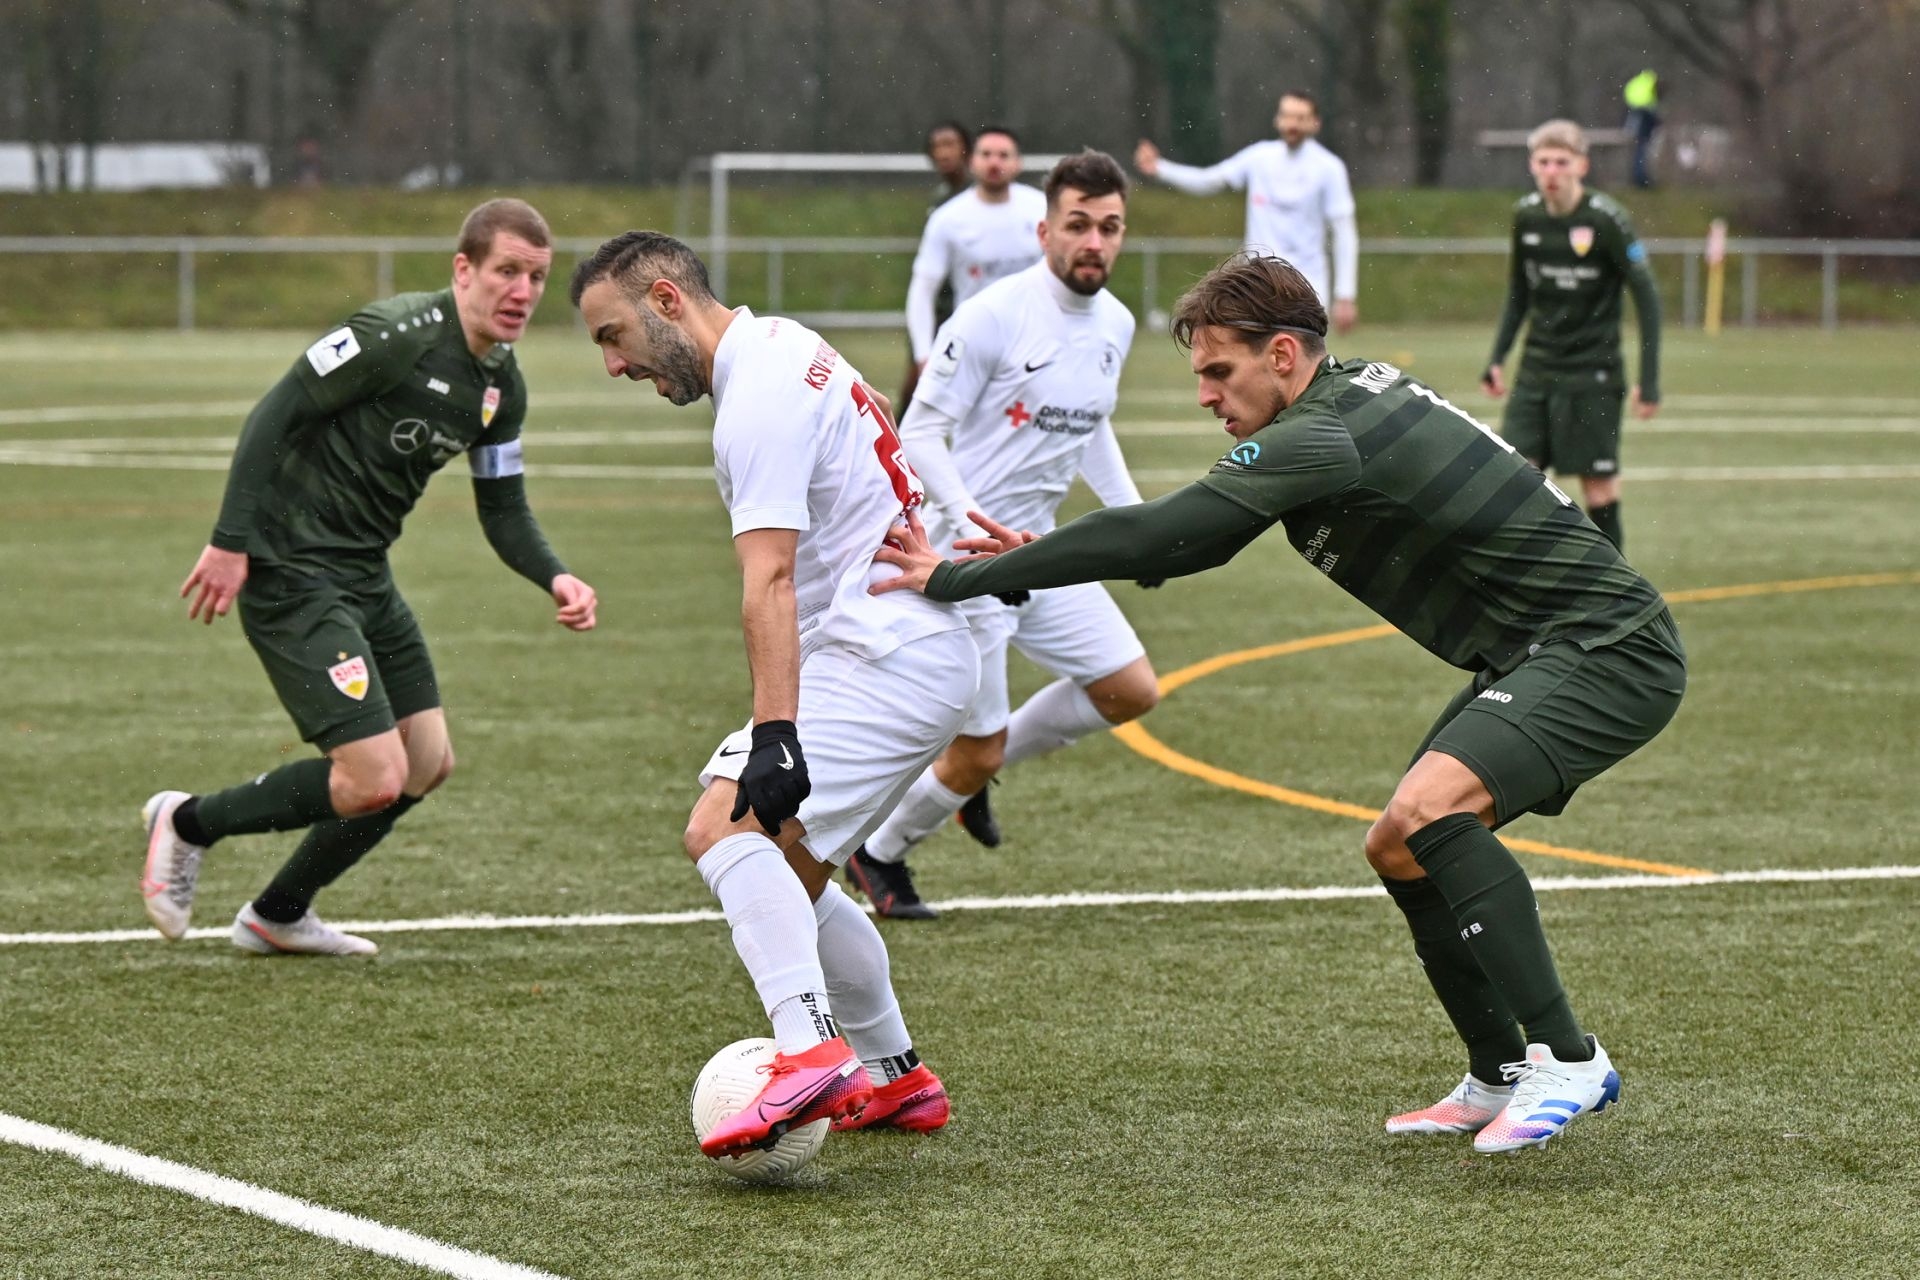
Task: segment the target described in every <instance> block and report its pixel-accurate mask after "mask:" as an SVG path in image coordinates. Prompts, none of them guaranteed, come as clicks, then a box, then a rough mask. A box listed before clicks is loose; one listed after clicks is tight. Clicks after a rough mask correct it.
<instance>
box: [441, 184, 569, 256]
mask: <svg viewBox="0 0 1920 1280" xmlns="http://www.w3.org/2000/svg"><path fill="white" fill-rule="evenodd" d="M503 231H504V232H506V233H507V234H508V235H512V236H519V237H520V238H521V239H522V240H525V241H526V242H527V243H528V244H530V245H533V246H535V247H536V248H540V249H547V248H551V247H552V246H553V233H552V232H551V231H549V230H547V220H546V219H545V218H543V217H541V216H540V211H539V210H538V209H536V208H534V207H533V206H532V205H530V204H528V203H527V202H526V201H525V200H515V199H512V198H511V197H503V198H501V199H499V200H489V201H487V202H486V203H484V204H480V205H475V206H474V208H473V210H472V212H470V213H468V214H467V220H466V221H465V222H463V223H461V224H460V243H459V245H458V246H457V247H458V249H459V251H460V252H461V253H464V254H466V255H467V261H469V262H472V263H475V264H479V263H482V262H485V261H486V260H487V255H488V254H490V253H492V252H493V238H494V237H495V236H497V235H499V234H500V233H501V232H503Z"/></svg>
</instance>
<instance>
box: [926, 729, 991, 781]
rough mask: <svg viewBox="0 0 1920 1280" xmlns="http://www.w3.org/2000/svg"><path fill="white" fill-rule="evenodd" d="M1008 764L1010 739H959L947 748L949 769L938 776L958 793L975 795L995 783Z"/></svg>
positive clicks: (936, 774)
mask: <svg viewBox="0 0 1920 1280" xmlns="http://www.w3.org/2000/svg"><path fill="white" fill-rule="evenodd" d="M1006 762H1007V738H1006V735H1005V734H995V735H994V736H992V737H990V738H967V737H960V738H955V739H954V740H953V742H952V743H951V744H950V745H949V746H948V747H947V751H946V759H945V761H944V765H945V767H944V768H942V769H939V770H937V771H936V773H935V776H936V777H939V778H940V780H941V782H942V783H943V784H944V785H945V786H947V787H949V788H951V789H952V790H954V791H958V792H960V793H961V794H963V795H972V794H973V793H974V792H976V791H978V790H979V789H980V788H982V787H984V786H986V785H987V783H989V782H991V781H992V780H993V775H994V774H996V773H999V772H1000V769H1001V767H1002V766H1003V765H1005V764H1006Z"/></svg>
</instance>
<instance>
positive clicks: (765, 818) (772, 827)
mask: <svg viewBox="0 0 1920 1280" xmlns="http://www.w3.org/2000/svg"><path fill="white" fill-rule="evenodd" d="M812 790H813V781H812V780H811V779H810V778H808V777H807V758H806V757H805V756H803V755H801V754H800V731H799V730H798V729H796V728H795V727H794V724H793V721H791V720H765V721H762V722H761V723H759V724H756V725H755V726H753V750H752V752H751V753H750V754H749V755H748V756H747V764H746V767H745V768H744V769H742V770H741V771H740V784H739V790H738V791H736V792H735V793H734V799H733V819H732V820H733V821H735V822H738V821H740V819H742V818H744V817H746V816H747V810H749V809H751V810H753V816H754V817H755V818H756V819H758V820H759V822H760V825H761V827H763V828H764V829H765V830H766V833H767V834H768V835H769V836H778V835H779V834H780V827H781V825H782V824H783V823H785V822H786V820H787V819H788V818H791V817H793V816H794V815H795V814H797V813H799V812H800V802H801V801H803V800H805V799H806V798H807V794H808V793H809V792H811V791H812Z"/></svg>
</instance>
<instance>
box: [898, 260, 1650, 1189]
mask: <svg viewBox="0 0 1920 1280" xmlns="http://www.w3.org/2000/svg"><path fill="white" fill-rule="evenodd" d="M1173 325H1174V336H1175V337H1176V339H1178V340H1179V341H1180V342H1181V344H1182V345H1183V346H1186V347H1188V348H1189V349H1190V350H1191V352H1192V366H1193V370H1194V373H1195V374H1196V375H1197V376H1198V378H1199V386H1200V404H1201V405H1202V407H1204V408H1207V409H1209V410H1211V411H1212V412H1213V414H1214V415H1215V416H1216V417H1217V418H1220V419H1222V420H1223V421H1224V422H1225V425H1226V429H1227V432H1228V433H1229V434H1230V435H1231V436H1233V438H1234V440H1235V441H1236V443H1235V444H1234V445H1233V447H1232V448H1231V449H1229V450H1228V452H1227V454H1226V456H1225V457H1223V458H1222V459H1220V461H1219V462H1218V463H1217V464H1216V465H1215V466H1214V469H1213V471H1212V472H1211V473H1210V474H1209V475H1207V476H1206V477H1204V478H1202V479H1200V480H1198V481H1196V482H1194V483H1193V484H1190V485H1188V486H1186V487H1185V488H1183V489H1178V490H1175V491H1174V492H1172V493H1169V494H1167V495H1165V496H1163V497H1160V498H1157V499H1155V500H1153V501H1151V502H1146V503H1141V504H1139V505H1137V506H1130V507H1108V508H1105V509H1103V510H1099V511H1095V512H1093V513H1091V514H1089V515H1085V516H1082V517H1080V518H1079V519H1077V520H1072V521H1069V522H1068V523H1067V524H1064V525H1062V526H1060V527H1059V528H1058V529H1055V530H1054V531H1053V532H1052V533H1049V534H1046V535H1045V536H1044V537H1035V536H1034V535H1033V534H1031V533H1024V532H1016V531H1014V530H1010V529H1007V528H1005V527H1003V526H1000V525H998V524H995V523H993V522H992V521H991V520H989V519H985V518H982V517H981V516H980V515H979V513H975V519H976V522H977V523H979V524H980V525H981V527H982V528H985V529H987V530H988V533H989V534H990V535H991V536H989V537H986V538H982V539H975V540H963V541H961V542H959V543H956V544H955V545H956V546H957V547H958V548H959V549H961V550H967V551H975V552H980V553H982V554H981V555H979V556H977V557H976V558H974V559H970V560H959V561H951V562H950V561H948V560H946V559H944V558H943V557H942V556H941V554H940V553H939V552H938V551H935V550H934V549H933V548H932V547H930V546H929V545H928V544H927V540H926V537H925V534H924V532H923V531H922V530H921V529H920V528H919V526H918V522H917V521H914V522H912V523H911V526H910V527H908V528H904V529H896V530H895V531H894V539H895V541H896V542H897V543H898V544H899V545H898V547H891V546H890V547H886V548H883V549H882V550H881V551H880V552H879V555H878V558H879V559H881V560H883V561H886V562H888V563H891V564H896V565H899V566H901V568H902V569H903V570H905V572H904V573H903V575H902V576H901V577H900V578H898V579H894V580H890V581H887V582H883V583H880V584H878V585H877V586H875V587H874V588H873V590H876V591H882V590H895V589H898V588H901V587H910V588H917V589H919V590H922V591H924V592H925V593H926V594H927V595H929V596H931V597H933V598H934V599H938V600H961V599H966V598H969V597H972V596H977V595H985V594H988V593H992V592H1000V591H1014V590H1037V589H1040V588H1044V587H1059V586H1066V585H1068V584H1071V583H1077V582H1092V581H1098V580H1103V579H1126V578H1140V577H1179V576H1182V575H1185V574H1192V573H1198V572H1201V571H1202V570H1205V569H1209V568H1213V567H1215V566H1218V565H1222V564H1225V563H1226V562H1227V561H1228V560H1230V559H1232V558H1233V556H1234V555H1235V554H1236V553H1238V552H1239V551H1241V550H1242V549H1244V548H1245V547H1246V546H1248V544H1250V543H1252V542H1253V541H1254V539H1255V538H1257V537H1259V536H1260V534H1262V533H1264V532H1265V531H1266V530H1268V529H1270V528H1271V527H1272V526H1274V525H1275V524H1280V525H1282V526H1284V528H1285V531H1286V536H1287V541H1288V542H1289V543H1290V544H1291V545H1292V547H1293V549H1294V551H1295V552H1297V553H1298V554H1299V555H1300V556H1301V557H1302V558H1303V559H1305V560H1306V562H1307V564H1308V565H1309V566H1311V567H1312V568H1313V569H1314V570H1316V571H1318V572H1319V573H1320V574H1322V575H1323V576H1325V577H1327V578H1329V579H1331V580H1332V581H1333V582H1334V583H1335V584H1336V585H1338V586H1340V587H1341V588H1343V589H1344V590H1346V591H1348V592H1349V593H1351V594H1352V595H1353V596H1355V597H1356V598H1357V599H1359V600H1360V601H1361V602H1362V603H1364V604H1366V605H1367V606H1368V607H1369V608H1371V609H1373V610H1374V611H1375V612H1376V613H1378V614H1379V615H1380V616H1381V617H1383V618H1385V619H1386V620H1387V621H1389V622H1391V623H1392V624H1393V625H1394V626H1396V627H1398V628H1399V629H1400V630H1401V631H1403V632H1405V633H1406V634H1407V636H1409V637H1410V638H1411V639H1413V640H1414V641H1416V642H1417V643H1419V644H1420V645H1421V646H1422V647H1423V648H1425V649H1426V650H1427V651H1428V652H1430V653H1432V654H1434V655H1435V656H1436V657H1439V658H1441V659H1443V660H1444V661H1446V662H1448V663H1451V664H1452V665H1454V666H1455V667H1458V668H1461V669H1463V670H1465V671H1467V672H1469V673H1471V680H1470V682H1469V683H1468V685H1467V686H1466V688H1464V689H1462V690H1461V691H1460V692H1459V693H1458V694H1457V695H1456V696H1455V697H1454V698H1453V699H1452V700H1451V701H1450V702H1449V703H1448V705H1447V706H1446V707H1445V709H1444V710H1443V711H1442V712H1441V714H1440V716H1439V717H1438V719H1437V720H1436V721H1435V723H1434V725H1433V727H1432V729H1430V730H1429V731H1428V733H1427V735H1426V737H1425V739H1424V740H1423V741H1422V742H1421V744H1420V746H1419V748H1418V749H1417V750H1416V751H1415V752H1414V755H1413V760H1412V763H1411V764H1410V765H1409V767H1408V769H1407V772H1406V773H1405V775H1404V776H1403V777H1402V778H1401V780H1400V783H1399V785H1398V786H1397V787H1396V789H1395V791H1394V793H1393V796H1392V798H1391V799H1390V800H1389V801H1388V802H1387V805H1386V808H1385V810H1384V811H1383V812H1382V814H1381V815H1380V817H1379V819H1378V820H1377V821H1376V822H1375V823H1374V824H1373V827H1372V829H1371V830H1370V831H1369V832H1368V833H1367V838H1366V857H1367V861H1368V863H1369V864H1370V865H1371V866H1372V867H1373V869H1374V870H1375V871H1376V872H1378V873H1379V875H1380V877H1381V879H1382V880H1383V881H1384V882H1385V885H1386V888H1387V891H1388V893H1389V895H1390V896H1391V898H1392V900H1393V902H1394V903H1395V904H1396V905H1397V906H1398V907H1399V908H1400V909H1401V911H1402V912H1403V913H1404V914H1405V916H1406V918H1407V923H1408V925H1409V927H1410V928H1411V930H1412V933H1413V939H1414V951H1415V954H1416V955H1417V956H1418V957H1419V959H1420V962H1421V964H1422V967H1423V968H1424V969H1425V971H1426V975H1427V978H1428V980H1429V982H1430V983H1431V984H1432V986H1433V990H1434V994H1435V995H1436V996H1437V997H1438V998H1439V1000H1440V1003H1441V1005H1442V1006H1443V1007H1444V1008H1445V1010H1446V1012H1447V1014H1448V1016H1449V1018H1450V1019H1451V1020H1452V1022H1453V1025H1454V1028H1455V1030H1456V1032H1457V1033H1458V1034H1459V1036H1460V1038H1461V1040H1462V1041H1463V1042H1464V1045H1465V1048H1466V1056H1467V1066H1468V1072H1467V1074H1466V1076H1465V1077H1464V1078H1463V1079H1462V1080H1461V1082H1460V1084H1459V1085H1458V1086H1456V1087H1455V1088H1454V1090H1453V1091H1452V1092H1451V1093H1450V1094H1448V1095H1447V1096H1446V1097H1445V1098H1443V1099H1441V1100H1440V1101H1439V1102H1437V1103H1435V1104H1433V1105H1431V1106H1428V1107H1424V1108H1421V1109H1420V1110H1417V1111H1410V1112H1407V1113H1404V1114H1402V1115H1397V1116H1394V1117H1392V1118H1391V1119H1389V1120H1388V1121H1387V1129H1388V1131H1389V1132H1392V1133H1472V1134H1474V1146H1475V1149H1476V1150H1479V1151H1485V1152H1491V1151H1511V1150H1517V1149H1519V1148H1521V1147H1525V1146H1536V1145H1539V1144H1541V1143H1544V1142H1545V1141H1546V1140H1547V1139H1549V1138H1551V1137H1553V1136H1554V1135H1555V1134H1557V1133H1558V1132H1559V1131H1560V1130H1561V1129H1562V1128H1563V1127H1564V1126H1565V1125H1566V1124H1568V1123H1569V1122H1571V1121H1572V1120H1573V1119H1574V1118H1575V1117H1577V1116H1579V1115H1582V1114H1585V1113H1587V1112H1594V1111H1600V1110H1602V1109H1604V1108H1605V1107H1606V1106H1607V1105H1608V1104H1610V1103H1611V1102H1613V1101H1614V1100H1615V1099H1617V1098H1618V1097H1619V1092H1620V1077H1619V1074H1618V1073H1617V1072H1616V1071H1615V1070H1614V1068H1613V1064H1612V1062H1611V1060H1610V1059H1609V1058H1608V1056H1607V1054H1606V1052H1605V1051H1604V1050H1603V1049H1602V1048H1601V1047H1600V1045H1599V1042H1598V1041H1597V1040H1596V1039H1595V1038H1594V1037H1593V1036H1591V1035H1588V1034H1587V1033H1586V1031H1585V1029H1584V1028H1583V1027H1582V1026H1581V1025H1580V1022H1579V1021H1578V1019H1577V1018H1576V1017H1575V1016H1574V1012H1573V1009H1572V1006H1571V1004H1570V1003H1569V1001H1568V999H1567V996H1566V992H1565V990H1564V989H1563V988H1562V986H1561V984H1560V979H1559V977H1558V975H1557V973H1556V972H1555V969H1554V963H1553V957H1552V955H1551V953H1550V952H1549V950H1548V947H1547V941H1546V936H1545V934H1544V933H1543V931H1542V929H1541V924H1540V917H1539V912H1538V909H1537V906H1536V904H1535V902H1534V895H1533V888H1532V885H1531V884H1530V883H1529V882H1528V880H1527V876H1526V873H1525V872H1524V871H1523V870H1522V869H1521V867H1520V864H1519V863H1518V862H1517V861H1516V860H1515V859H1514V857H1513V854H1512V853H1511V852H1509V851H1508V849H1507V847H1506V846H1505V845H1504V844H1503V843H1502V842H1501V841H1500V840H1499V838H1498V837H1497V836H1495V835H1494V829H1495V828H1497V827H1499V826H1500V825H1502V824H1504V823H1506V822H1509V821H1511V820H1513V819H1514V818H1517V817H1519V816H1520V815H1521V814H1524V813H1530V812H1531V813H1540V814H1556V813H1559V812H1560V811H1561V810H1562V809H1563V808H1565V806H1566V804H1567V801H1568V799H1569V798H1570V797H1571V795H1572V793H1573V791H1574V790H1575V788H1577V787H1579V786H1580V785H1581V784H1582V783H1584V782H1587V781H1588V780H1590V779H1592V778H1594V777H1595V776H1597V775H1598V774H1600V773H1602V772H1603V771H1605V770H1606V769H1607V768H1609V767H1610V766H1612V765H1614V764H1616V763H1618V762H1619V761H1620V760H1622V759H1624V758H1625V757H1626V756H1627V755H1629V754H1630V753H1631V752H1633V751H1634V750H1636V749H1638V748H1639V747H1640V746H1642V745H1644V744H1645V743H1646V742H1648V741H1649V740H1651V739H1652V738H1653V737H1654V735H1655V734H1657V733H1658V732H1659V731H1660V730H1661V729H1662V728H1663V727H1665V725H1666V724H1667V722H1668V721H1669V720H1671V719H1672V718H1673V714H1674V712H1675V711H1676V710H1677V709H1678V707H1679V705H1680V698H1681V695H1682V693H1683V692H1684V691H1685V688H1686V656H1685V653H1684V651H1683V650H1682V648H1681V645H1680V637H1679V633H1678V632H1677V631H1676V630H1675V628H1674V625H1673V619H1672V616H1671V615H1670V614H1669V613H1668V611H1667V606H1666V601H1665V600H1664V599H1662V598H1661V595H1660V593H1659V592H1658V591H1657V590H1655V589H1654V587H1653V585H1652V584H1651V583H1649V582H1648V581H1647V580H1646V579H1645V578H1644V577H1642V576H1641V575H1640V574H1639V573H1638V572H1636V571H1635V570H1634V569H1633V568H1632V567H1631V566H1630V565H1628V564H1627V563H1626V561H1625V560H1623V559H1622V558H1621V556H1620V553H1619V551H1618V550H1617V549H1616V548H1615V547H1614V545H1613V544H1612V543H1611V542H1609V541H1608V540H1607V538H1606V537H1604V536H1603V535H1602V534H1601V532H1600V530H1599V529H1597V528H1596V527H1595V526H1594V525H1593V523H1592V522H1591V521H1589V520H1588V519H1586V518H1585V517H1584V516H1583V515H1582V514H1581V513H1580V511H1579V509H1578V508H1576V507H1575V506H1574V505H1573V503H1572V501H1571V500H1570V499H1568V497H1567V496H1566V495H1565V494H1563V493H1561V492H1560V491H1559V490H1558V489H1557V488H1555V487H1554V485H1553V484H1552V482H1551V481H1549V480H1548V479H1547V478H1546V476H1545V475H1543V474H1542V473H1541V472H1540V471H1539V469H1538V468H1536V467H1534V466H1533V465H1532V464H1530V463H1529V462H1528V461H1527V460H1526V459H1525V458H1523V457H1521V456H1520V455H1519V454H1518V453H1517V452H1516V451H1515V450H1514V449H1513V447H1512V446H1511V445H1509V444H1507V443H1506V442H1505V441H1504V440H1502V439H1501V438H1500V437H1499V436H1497V435H1495V434H1494V433H1493V431H1492V430H1490V429H1489V428H1487V427H1485V426H1483V425H1482V424H1480V423H1479V422H1476V421H1475V420H1474V419H1472V418H1471V417H1469V416H1468V415H1467V414H1465V413H1464V412H1462V411H1461V410H1460V409H1458V408H1456V407H1455V406H1454V405H1452V404H1451V403H1449V402H1448V401H1447V400H1445V399H1444V398H1443V397H1441V396H1440V395H1439V394H1437V393H1436V392H1434V391H1433V390H1432V389H1430V388H1428V387H1426V386H1424V385H1422V384H1420V383H1418V382H1416V381H1414V380H1412V379H1411V378H1409V377H1407V376H1406V375H1405V374H1404V373H1402V372H1401V371H1400V370H1398V369H1396V368H1394V367H1393V366H1392V365H1388V364H1381V363H1377V362H1374V363H1370V362H1367V361H1364V360H1337V359H1334V358H1332V357H1331V356H1329V355H1328V354H1327V352H1326V347H1325V337H1326V331H1327V316H1326V312H1325V311H1324V310H1323V309H1322V307H1321V305H1320V303H1319V300H1318V298H1317V297H1316V296H1315V293H1314V290H1313V286H1312V285H1311V284H1310V283H1309V282H1308V281H1307V279H1306V278H1305V277H1304V276H1302V275H1301V274H1300V273H1299V272H1298V271H1296V270H1294V269H1293V268H1292V267H1291V266H1289V265H1288V264H1287V263H1285V262H1283V261H1282V260H1280V259H1278V258H1269V257H1259V256H1252V255H1241V256H1238V257H1236V258H1233V259H1229V260H1228V262H1226V263H1225V264H1224V265H1222V266H1221V267H1219V268H1217V269H1216V270H1214V271H1213V272H1211V273H1210V274H1209V275H1207V276H1206V277H1205V278H1204V279H1202V280H1201V281H1200V282H1199V283H1198V284H1197V285H1195V286H1194V287H1193V288H1192V289H1191V290H1189V291H1188V292H1187V293H1186V294H1185V295H1184V296H1183V297H1182V298H1181V299H1180V302H1179V303H1178V305H1177V306H1176V308H1175V311H1174V321H1173Z"/></svg>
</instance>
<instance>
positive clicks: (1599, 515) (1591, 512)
mask: <svg viewBox="0 0 1920 1280" xmlns="http://www.w3.org/2000/svg"><path fill="white" fill-rule="evenodd" d="M1587 519H1589V520H1591V521H1593V523H1594V524H1595V525H1596V526H1598V527H1599V529H1600V532H1602V533H1604V534H1606V535H1607V541H1608V542H1611V543H1612V544H1613V549H1614V550H1615V551H1625V550H1626V549H1627V533H1626V530H1625V529H1623V528H1621V526H1620V500H1619V499H1618V498H1615V499H1614V500H1613V501H1612V502H1609V503H1608V504H1607V505H1606V506H1604V507H1588V508H1587Z"/></svg>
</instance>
